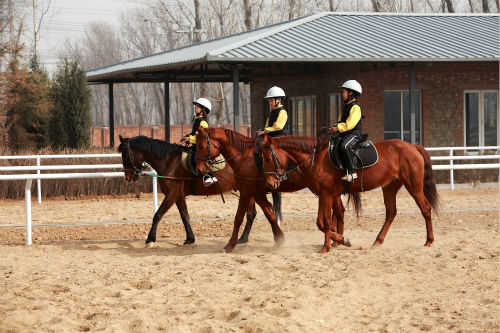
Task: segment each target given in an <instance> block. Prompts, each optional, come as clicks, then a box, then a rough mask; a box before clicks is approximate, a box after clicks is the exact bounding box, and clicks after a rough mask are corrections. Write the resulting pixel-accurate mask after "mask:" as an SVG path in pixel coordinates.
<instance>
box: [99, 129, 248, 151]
mask: <svg viewBox="0 0 500 333" xmlns="http://www.w3.org/2000/svg"><path fill="white" fill-rule="evenodd" d="M220 127H224V128H230V129H232V130H234V125H232V124H230V125H221V126H220ZM191 128H192V125H190V124H186V125H172V126H170V142H172V143H175V142H179V140H180V139H181V138H182V137H183V136H184V135H186V134H187V133H189V132H191ZM239 132H240V133H241V134H244V135H246V136H250V134H251V127H250V125H249V124H242V125H240V131H239ZM119 135H121V136H123V137H125V138H131V137H134V136H138V135H144V136H147V137H150V138H153V139H158V140H165V126H159V125H144V126H122V125H119V126H115V132H114V139H115V140H114V141H115V142H114V144H115V146H116V147H117V146H118V145H119V144H120V139H119V137H118V136H119ZM92 146H95V147H109V127H94V128H92Z"/></svg>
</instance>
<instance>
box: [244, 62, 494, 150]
mask: <svg viewBox="0 0 500 333" xmlns="http://www.w3.org/2000/svg"><path fill="white" fill-rule="evenodd" d="M301 66H302V68H304V69H305V70H304V71H309V72H311V73H310V74H300V70H301ZM254 73H255V74H254V75H255V76H254V77H252V84H251V115H252V123H251V125H252V128H255V129H258V128H262V127H263V126H264V123H265V120H266V115H265V110H266V108H265V104H264V102H265V101H264V98H263V97H264V96H265V94H266V92H267V89H269V88H270V87H271V86H273V85H277V86H280V87H281V88H283V89H284V90H285V92H286V93H287V96H307V95H315V96H316V109H317V120H318V128H320V127H322V126H327V125H329V124H327V123H326V122H327V102H328V101H327V99H326V97H327V95H328V94H331V93H335V92H339V86H340V85H341V84H342V83H343V82H344V81H346V80H348V79H356V80H358V81H359V82H360V83H361V85H362V87H363V95H362V96H361V97H360V98H359V102H360V105H361V108H362V112H363V114H364V115H365V120H364V121H363V131H364V132H366V133H369V134H370V138H371V139H372V140H374V141H379V140H383V139H384V90H407V89H408V86H409V64H408V63H397V64H390V63H379V64H376V65H375V64H371V63H359V64H355V63H346V64H323V65H318V66H317V67H310V66H309V67H307V66H306V65H300V64H298V65H297V64H294V65H293V67H292V65H290V66H287V65H285V66H279V67H278V66H276V67H270V68H266V70H265V71H264V70H261V71H260V72H259V70H258V69H257V70H255V71H254ZM498 73H499V65H498V62H470V63H453V62H446V63H445V62H442V63H416V64H415V81H416V84H415V88H416V89H417V90H420V96H421V103H420V105H421V129H422V144H423V145H424V146H426V147H432V146H463V145H465V142H464V102H463V97H464V90H472V89H476V90H485V89H493V90H498V85H499V75H498Z"/></svg>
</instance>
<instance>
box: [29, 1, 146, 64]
mask: <svg viewBox="0 0 500 333" xmlns="http://www.w3.org/2000/svg"><path fill="white" fill-rule="evenodd" d="M32 1H37V3H38V5H39V6H42V5H45V7H47V4H48V3H49V0H32ZM148 1H152V0H51V2H50V9H49V11H48V12H47V14H46V16H44V19H43V21H42V30H41V34H40V42H39V47H38V53H39V56H40V60H41V62H42V64H44V65H45V66H46V68H47V70H48V71H49V72H53V71H54V70H55V68H56V64H57V60H58V59H57V54H58V51H61V50H63V49H64V45H65V42H66V40H70V41H77V40H78V39H79V38H82V37H83V36H84V34H85V32H87V31H89V24H90V22H92V21H101V20H102V21H104V22H106V23H107V24H109V25H110V26H112V27H114V28H116V29H119V25H120V15H121V13H122V12H125V11H128V10H130V9H133V8H137V7H138V6H141V4H143V3H144V2H148ZM27 11H28V12H27V13H26V14H27V15H29V16H28V17H27V23H28V27H27V29H29V31H32V29H33V19H32V13H33V10H32V8H27ZM27 36H29V37H32V34H27ZM31 42H32V38H31V40H30V41H29V42H28V43H31Z"/></svg>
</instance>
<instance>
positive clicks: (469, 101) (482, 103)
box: [464, 91, 498, 147]
mask: <svg viewBox="0 0 500 333" xmlns="http://www.w3.org/2000/svg"><path fill="white" fill-rule="evenodd" d="M464 100H465V103H464V104H465V145H466V146H467V147H473V146H496V145H497V142H498V91H466V92H465V99H464Z"/></svg>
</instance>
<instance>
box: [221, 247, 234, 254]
mask: <svg viewBox="0 0 500 333" xmlns="http://www.w3.org/2000/svg"><path fill="white" fill-rule="evenodd" d="M222 252H224V253H231V252H233V249H232V248H230V247H227V246H226V247H224V248H223V249H222Z"/></svg>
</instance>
